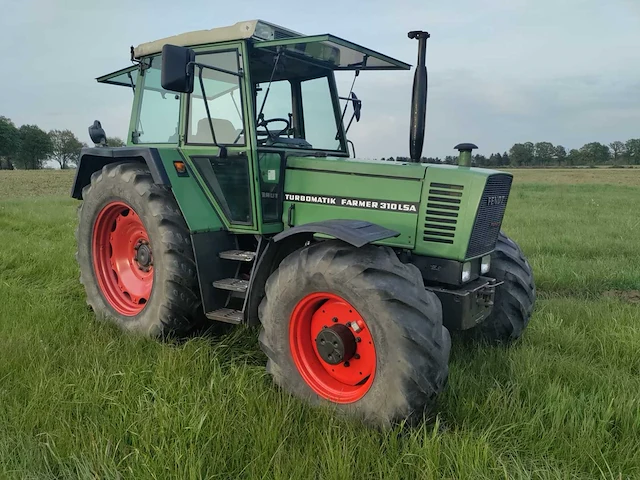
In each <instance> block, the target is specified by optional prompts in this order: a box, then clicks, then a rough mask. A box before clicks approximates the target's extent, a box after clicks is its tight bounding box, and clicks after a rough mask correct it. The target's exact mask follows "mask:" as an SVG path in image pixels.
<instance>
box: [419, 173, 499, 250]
mask: <svg viewBox="0 0 640 480" xmlns="http://www.w3.org/2000/svg"><path fill="white" fill-rule="evenodd" d="M498 173H500V174H503V173H504V172H498V171H495V170H488V169H484V168H469V167H458V166H453V165H429V166H428V168H427V174H426V177H425V183H424V189H423V194H422V200H421V203H420V213H419V224H418V233H417V236H418V241H416V248H415V250H414V253H416V254H418V255H427V256H430V257H441V258H448V259H451V260H459V261H462V260H468V259H467V258H466V253H467V246H468V245H469V239H470V237H471V231H472V230H473V225H474V222H475V218H476V213H477V211H478V207H479V205H480V199H481V198H482V193H483V192H484V187H485V184H486V182H487V178H488V177H489V176H490V175H494V174H498ZM434 183H436V184H440V185H455V186H457V187H460V186H461V187H463V188H462V189H461V190H457V191H459V192H460V193H461V194H462V196H461V197H459V199H460V200H461V203H460V210H459V211H458V212H457V213H458V217H457V218H456V224H455V231H454V232H453V235H454V237H453V243H452V244H446V243H437V242H428V241H425V240H424V234H423V232H424V230H426V229H427V227H426V226H425V224H426V223H427V210H431V211H433V210H437V208H436V209H433V208H431V207H429V205H434V204H437V202H430V201H429V197H430V196H432V195H430V191H433V190H437V191H443V190H442V189H439V188H437V187H435V186H432V184H434ZM444 191H447V190H444ZM432 198H433V196H432ZM430 218H433V216H430ZM429 224H430V225H433V223H429ZM447 233H448V232H447Z"/></svg>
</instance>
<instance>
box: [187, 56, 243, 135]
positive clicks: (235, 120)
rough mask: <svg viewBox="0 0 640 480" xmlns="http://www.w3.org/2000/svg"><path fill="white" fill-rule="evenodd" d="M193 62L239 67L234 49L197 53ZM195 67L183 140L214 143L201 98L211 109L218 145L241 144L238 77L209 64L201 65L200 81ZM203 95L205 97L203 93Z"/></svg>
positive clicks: (234, 70) (241, 116)
mask: <svg viewBox="0 0 640 480" xmlns="http://www.w3.org/2000/svg"><path fill="white" fill-rule="evenodd" d="M196 62H198V63H201V64H203V65H211V66H213V67H218V68H220V69H224V70H227V71H229V72H234V73H238V72H239V71H240V64H239V56H238V51H237V50H230V51H223V52H213V53H200V54H197V55H196ZM199 73H200V72H199V69H198V67H196V69H195V76H196V78H195V82H194V85H193V93H192V94H191V96H190V97H189V122H188V125H187V143H191V144H196V145H212V144H214V141H213V135H212V134H211V126H210V125H209V119H208V118H207V110H206V108H205V103H204V102H205V101H206V102H207V104H208V106H209V111H210V112H211V124H212V125H213V132H214V134H215V137H216V138H215V139H216V142H217V143H218V144H219V145H244V144H245V132H244V116H243V113H242V95H241V92H240V80H241V79H240V77H239V76H237V75H232V74H230V73H225V72H220V71H217V70H213V69H210V68H203V69H202V83H203V84H204V94H203V92H202V87H201V85H200V79H199V78H198V77H199ZM205 95H206V99H204V96H205Z"/></svg>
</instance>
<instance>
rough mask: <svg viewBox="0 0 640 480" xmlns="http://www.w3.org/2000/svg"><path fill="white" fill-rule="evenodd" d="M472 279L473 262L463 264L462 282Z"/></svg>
mask: <svg viewBox="0 0 640 480" xmlns="http://www.w3.org/2000/svg"><path fill="white" fill-rule="evenodd" d="M469 280H471V262H466V263H464V264H463V265H462V283H465V282H468V281H469Z"/></svg>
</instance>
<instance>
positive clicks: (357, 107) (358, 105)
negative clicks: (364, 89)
mask: <svg viewBox="0 0 640 480" xmlns="http://www.w3.org/2000/svg"><path fill="white" fill-rule="evenodd" d="M351 101H352V102H353V115H354V116H355V117H356V122H359V121H360V112H362V100H358V97H356V94H355V93H353V92H351Z"/></svg>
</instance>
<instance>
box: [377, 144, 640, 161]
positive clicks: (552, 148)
mask: <svg viewBox="0 0 640 480" xmlns="http://www.w3.org/2000/svg"><path fill="white" fill-rule="evenodd" d="M382 160H388V161H397V162H405V161H408V160H409V157H395V158H394V157H389V158H382ZM421 161H422V162H423V163H445V164H449V165H455V164H457V163H458V157H457V156H453V155H447V156H446V157H444V158H440V157H422V159H421ZM472 164H473V165H474V166H478V167H553V166H567V167H573V166H583V165H584V166H596V165H640V138H636V139H631V140H627V141H626V142H621V141H616V142H612V143H610V144H609V145H605V144H603V143H599V142H591V143H587V144H586V145H584V146H583V147H582V148H580V149H571V150H569V151H568V152H567V149H566V148H565V147H563V146H562V145H554V144H553V143H551V142H538V143H533V142H526V143H516V144H515V145H514V146H513V147H511V149H510V150H509V151H508V152H504V153H492V154H491V155H489V156H488V157H487V156H485V155H479V154H478V155H473V157H472Z"/></svg>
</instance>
